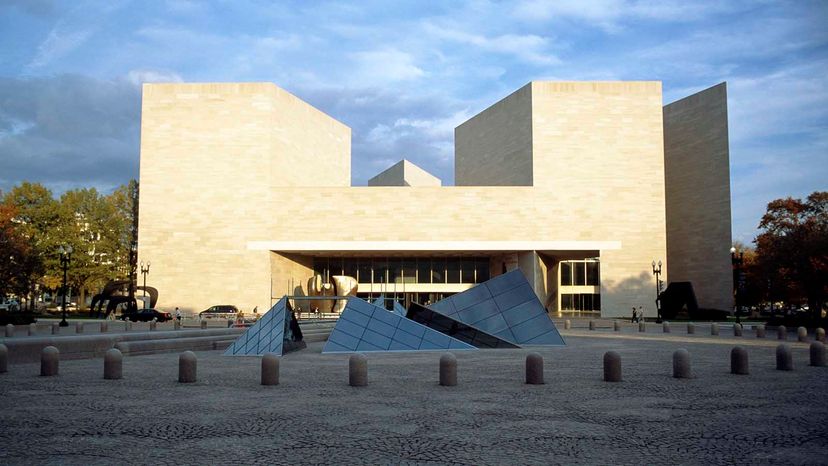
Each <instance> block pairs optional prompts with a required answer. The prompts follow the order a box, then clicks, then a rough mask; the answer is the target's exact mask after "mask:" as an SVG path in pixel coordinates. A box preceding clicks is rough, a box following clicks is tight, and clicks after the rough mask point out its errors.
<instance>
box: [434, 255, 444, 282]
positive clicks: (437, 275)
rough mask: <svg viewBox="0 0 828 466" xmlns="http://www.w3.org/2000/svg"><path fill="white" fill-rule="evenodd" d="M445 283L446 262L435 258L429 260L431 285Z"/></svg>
mask: <svg viewBox="0 0 828 466" xmlns="http://www.w3.org/2000/svg"><path fill="white" fill-rule="evenodd" d="M445 282H446V260H445V259H443V258H435V259H432V260H431V283H445Z"/></svg>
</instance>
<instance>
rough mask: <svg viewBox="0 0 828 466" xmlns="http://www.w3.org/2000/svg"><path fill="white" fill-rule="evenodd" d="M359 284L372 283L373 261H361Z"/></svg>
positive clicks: (358, 266)
mask: <svg viewBox="0 0 828 466" xmlns="http://www.w3.org/2000/svg"><path fill="white" fill-rule="evenodd" d="M357 274H358V275H359V276H358V277H357V282H358V283H371V281H372V278H371V259H360V260H359V262H358V265H357Z"/></svg>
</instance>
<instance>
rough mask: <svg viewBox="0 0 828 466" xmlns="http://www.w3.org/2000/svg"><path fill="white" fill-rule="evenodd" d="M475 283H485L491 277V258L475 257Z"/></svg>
mask: <svg viewBox="0 0 828 466" xmlns="http://www.w3.org/2000/svg"><path fill="white" fill-rule="evenodd" d="M474 268H475V280H476V281H475V283H483V282H485V281H486V280H488V279H489V258H488V257H483V258H478V259H475V261H474Z"/></svg>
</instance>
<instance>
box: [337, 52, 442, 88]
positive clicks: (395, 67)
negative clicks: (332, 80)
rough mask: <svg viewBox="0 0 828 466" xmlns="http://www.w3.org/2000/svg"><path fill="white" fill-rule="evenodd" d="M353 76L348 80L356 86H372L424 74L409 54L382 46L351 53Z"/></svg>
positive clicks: (419, 76) (405, 79) (418, 76)
mask: <svg viewBox="0 0 828 466" xmlns="http://www.w3.org/2000/svg"><path fill="white" fill-rule="evenodd" d="M352 56H353V59H354V61H355V65H356V66H355V70H354V76H353V77H352V79H350V80H349V81H350V82H351V83H352V84H355V85H357V86H373V85H379V84H382V83H387V82H389V81H408V80H414V79H417V78H421V77H423V76H425V74H426V72H425V71H423V69H422V68H420V67H419V66H417V65H416V64H415V60H414V57H413V56H411V54H408V53H406V52H402V51H400V50H396V49H393V48H382V49H378V50H370V51H366V52H358V53H355V54H353V55H352Z"/></svg>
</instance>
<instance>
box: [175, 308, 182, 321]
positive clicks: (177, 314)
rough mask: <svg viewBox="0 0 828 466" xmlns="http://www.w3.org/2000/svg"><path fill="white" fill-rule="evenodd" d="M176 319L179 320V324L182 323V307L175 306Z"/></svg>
mask: <svg viewBox="0 0 828 466" xmlns="http://www.w3.org/2000/svg"><path fill="white" fill-rule="evenodd" d="M175 320H177V321H178V323H179V324H180V323H181V309H179V308H178V306H176V307H175Z"/></svg>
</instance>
